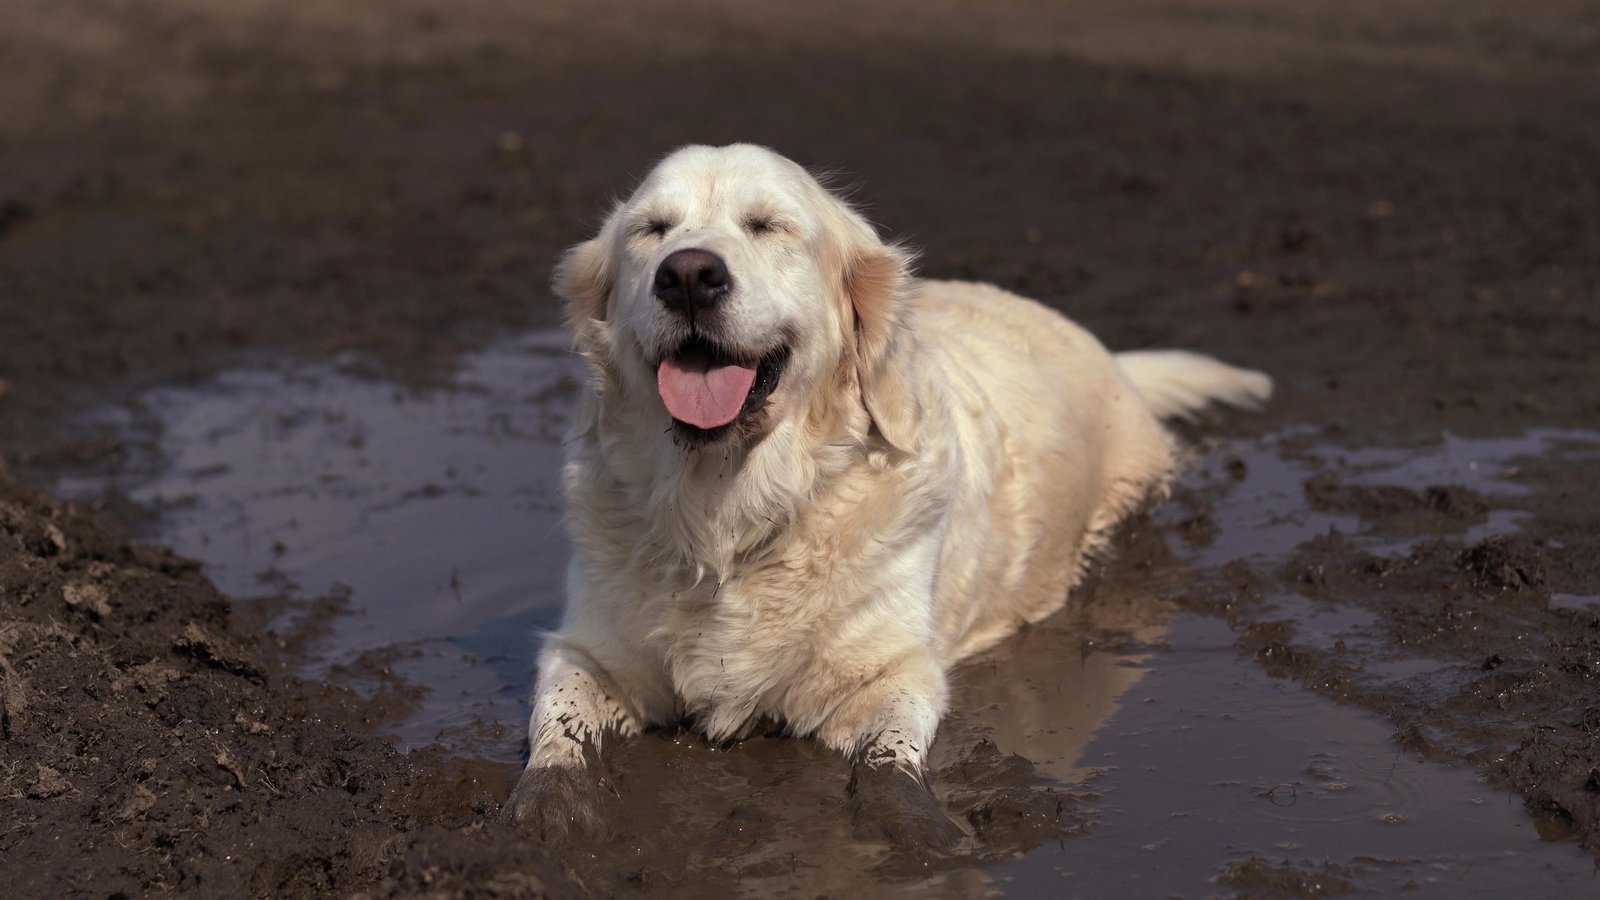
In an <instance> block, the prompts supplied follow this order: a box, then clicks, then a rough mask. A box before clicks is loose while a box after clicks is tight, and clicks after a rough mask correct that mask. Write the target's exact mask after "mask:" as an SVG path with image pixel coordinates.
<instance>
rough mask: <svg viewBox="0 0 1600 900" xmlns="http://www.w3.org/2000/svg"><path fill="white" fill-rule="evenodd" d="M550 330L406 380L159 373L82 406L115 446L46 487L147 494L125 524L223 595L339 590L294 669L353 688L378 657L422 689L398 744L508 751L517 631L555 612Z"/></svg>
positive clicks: (378, 667) (556, 369) (515, 714)
mask: <svg viewBox="0 0 1600 900" xmlns="http://www.w3.org/2000/svg"><path fill="white" fill-rule="evenodd" d="M567 345H568V339H567V338H566V337H565V336H564V335H562V334H561V333H559V332H556V331H550V332H536V333H532V334H529V335H525V336H523V337H521V338H519V339H516V340H510V341H506V342H503V343H500V344H496V345H494V346H493V347H491V348H489V349H487V350H485V351H483V352H480V353H477V354H474V355H472V356H469V357H467V358H466V359H465V360H464V361H463V363H462V365H461V368H460V371H459V373H458V374H457V375H456V377H455V378H454V380H453V382H452V383H451V384H450V385H449V386H447V387H445V388H442V389H438V390H431V391H426V392H421V393H412V392H408V391H406V390H403V389H401V388H399V387H397V386H395V385H394V384H392V383H389V382H386V381H383V380H381V379H378V378H375V377H373V376H372V374H371V373H369V372H364V371H363V370H362V368H361V366H360V365H359V363H358V362H357V361H346V363H345V364H344V365H338V364H325V365H305V364H295V363H292V362H282V363H279V364H277V365H274V366H271V367H263V368H251V369H243V370H236V371H231V372H227V373H224V374H223V375H221V376H219V377H218V378H216V379H215V380H214V381H212V382H210V383H208V384H206V385H204V386H201V387H168V388H161V389H158V390H155V391H152V392H150V393H148V394H146V395H144V396H143V397H141V398H140V399H139V402H138V403H137V404H136V405H135V406H133V407H118V408H110V409H104V410H99V411H97V412H96V413H94V414H93V415H92V417H91V424H92V425H95V426H99V427H105V428H113V429H116V430H118V431H120V432H122V433H123V434H126V435H128V436H129V440H128V442H127V443H128V445H129V446H130V447H131V448H133V452H132V453H131V455H130V457H129V459H128V460H127V461H126V462H125V463H123V464H122V465H121V466H120V467H119V469H118V470H117V471H115V472H111V473H98V474H93V475H91V474H87V473H79V474H78V475H76V476H73V477H68V478H64V479H63V480H62V481H61V483H60V487H59V490H60V491H61V493H63V494H65V495H67V496H72V495H79V496H85V495H95V494H99V493H102V492H104V491H106V490H107V489H108V488H109V489H114V490H117V491H120V492H122V493H123V494H125V495H127V496H128V497H129V498H131V499H132V500H134V501H135V502H137V503H139V504H141V505H144V506H147V507H149V508H151V509H153V510H155V512H156V515H155V521H154V523H153V525H152V527H150V528H149V529H148V530H147V531H146V533H144V534H142V535H141V537H143V538H145V539H147V540H153V541H157V542H160V543H163V544H166V545H169V546H171V547H173V548H174V549H175V550H177V551H178V552H179V553H182V554H184V555H187V556H191V557H194V558H196V559H199V560H202V561H204V562H205V564H206V573H207V575H208V576H209V577H210V578H211V579H212V580H213V581H214V582H215V583H216V584H217V585H218V587H220V588H221V589H222V590H223V591H224V592H226V593H228V594H230V595H232V596H236V597H253V596H258V595H264V594H273V593H278V592H286V593H288V594H290V595H294V596H299V597H317V596H322V595H326V594H330V593H334V594H342V595H347V597H348V599H347V601H346V604H347V611H346V612H344V613H343V614H341V615H338V616H337V617H335V618H334V619H333V620H332V621H331V622H329V623H327V626H328V627H329V628H330V629H331V631H330V633H329V634H328V635H327V636H326V637H325V638H324V639H323V640H322V641H320V642H319V643H318V644H317V645H316V646H315V647H314V648H313V649H314V658H313V660H312V662H311V664H310V666H309V668H308V670H307V672H306V674H308V675H309V676H311V677H317V678H327V677H333V680H335V681H341V680H342V681H344V682H345V683H347V684H352V686H357V687H360V686H362V684H363V683H365V682H366V681H368V680H370V673H373V672H378V673H381V672H382V671H383V670H384V669H386V668H387V669H392V670H393V671H394V672H395V673H396V674H398V675H400V676H402V677H403V678H405V679H406V680H407V681H409V682H411V683H412V684H415V685H420V686H422V687H424V688H425V689H426V691H427V693H426V694H425V696H423V697H422V698H421V699H420V700H419V702H418V703H417V705H416V707H415V709H414V710H413V711H412V713H411V714H410V715H409V716H408V717H407V718H405V719H404V720H402V721H399V722H396V723H393V728H394V730H395V732H396V733H397V734H398V736H399V737H400V739H401V742H402V744H404V745H405V746H408V747H414V746H418V745H422V744H428V743H432V742H434V741H436V740H439V741H442V742H443V743H445V744H447V745H448V746H450V747H451V748H452V749H455V750H458V751H460V752H463V753H466V754H469V755H476V756H484V757H487V758H495V759H504V760H507V761H509V760H512V759H514V758H515V756H516V754H517V752H518V750H517V747H516V744H515V735H517V734H519V733H520V726H514V725H513V724H512V723H515V722H516V720H517V719H518V718H519V717H523V716H524V715H525V713H524V712H523V709H524V702H523V701H524V698H525V695H526V694H527V693H528V691H529V690H530V689H531V683H532V655H533V652H534V648H535V646H536V633H537V631H538V630H539V629H544V628H551V627H554V626H555V625H556V624H557V622H558V621H559V615H560V607H561V590H562V576H563V572H564V571H565V568H566V561H567V554H568V549H567V543H566V537H565V532H564V531H563V529H562V528H561V524H560V493H559V470H560V464H561V440H562V438H563V436H564V434H565V430H566V427H567V423H568V419H567V417H568V414H569V410H570V408H571V397H572V391H573V389H574V385H575V382H574V378H575V377H576V376H577V374H578V371H579V369H578V367H577V364H576V360H575V359H574V358H573V357H572V356H571V354H570V353H569V352H568V351H567V349H566V348H567ZM280 624H281V625H285V626H286V625H287V624H288V623H280ZM504 729H509V732H506V733H509V734H510V735H511V739H510V740H507V739H506V738H505V736H504V735H503V734H502V733H501V732H502V731H503V730H504Z"/></svg>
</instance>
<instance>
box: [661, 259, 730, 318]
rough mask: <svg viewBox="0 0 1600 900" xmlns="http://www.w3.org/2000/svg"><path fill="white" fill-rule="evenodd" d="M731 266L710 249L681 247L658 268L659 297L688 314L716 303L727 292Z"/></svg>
mask: <svg viewBox="0 0 1600 900" xmlns="http://www.w3.org/2000/svg"><path fill="white" fill-rule="evenodd" d="M729 281H730V279H729V277H728V266H727V264H725V263H724V262H723V261H722V257H720V256H718V255H716V254H715V253H711V252H709V251H707V250H679V251H677V252H675V253H673V254H672V255H670V256H668V257H667V258H666V259H664V260H662V261H661V267H660V268H658V269H656V299H657V300H660V301H661V302H662V303H665V304H666V305H667V307H668V308H670V309H676V310H680V311H682V312H686V313H694V312H699V311H701V310H704V309H709V308H710V307H712V306H715V305H716V303H717V301H718V300H721V299H722V297H723V295H724V294H726V293H728V283H729Z"/></svg>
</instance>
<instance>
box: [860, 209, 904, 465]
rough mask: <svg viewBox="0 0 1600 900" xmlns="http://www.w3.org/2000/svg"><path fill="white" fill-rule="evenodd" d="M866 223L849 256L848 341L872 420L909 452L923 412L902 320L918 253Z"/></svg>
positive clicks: (886, 436) (887, 437)
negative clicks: (880, 236) (889, 241)
mask: <svg viewBox="0 0 1600 900" xmlns="http://www.w3.org/2000/svg"><path fill="white" fill-rule="evenodd" d="M860 224H861V227H862V228H863V230H865V232H866V236H867V237H868V238H869V239H867V240H861V241H858V242H856V244H855V246H853V247H851V248H850V250H849V251H847V253H846V255H845V265H844V289H845V294H846V295H847V296H848V297H849V300H850V314H851V315H850V318H851V321H852V323H853V327H852V329H851V334H849V335H848V336H847V337H846V345H847V346H848V347H849V348H850V354H851V356H852V359H851V362H852V363H853V364H854V366H855V370H856V373H855V374H856V383H857V384H859V385H860V388H861V401H862V403H863V404H864V405H865V406H866V408H867V414H868V415H870V416H871V417H872V424H873V425H874V426H875V427H876V428H877V430H878V433H879V434H881V435H882V436H883V439H884V440H885V441H887V442H888V443H889V444H890V445H891V446H893V447H894V448H895V449H897V450H900V451H909V450H911V448H912V445H913V443H914V438H915V436H916V424H917V420H918V419H919V418H920V417H921V416H920V410H919V409H918V405H917V397H916V395H915V393H914V392H913V391H912V386H911V384H910V383H909V381H908V380H907V377H906V375H907V366H906V350H907V348H906V347H905V346H904V345H905V344H906V343H907V342H908V341H909V339H910V338H909V335H907V334H906V333H905V329H904V328H903V326H902V325H901V317H902V315H903V314H904V313H905V308H906V304H907V303H909V302H910V294H911V291H912V288H913V281H912V278H911V272H910V269H911V262H912V258H913V257H912V254H911V253H910V251H908V250H906V249H904V248H902V247H897V246H894V245H890V244H885V243H884V242H883V241H881V240H879V239H878V237H877V235H876V234H874V233H873V232H872V229H871V228H870V227H868V226H866V224H865V223H864V222H863V223H860Z"/></svg>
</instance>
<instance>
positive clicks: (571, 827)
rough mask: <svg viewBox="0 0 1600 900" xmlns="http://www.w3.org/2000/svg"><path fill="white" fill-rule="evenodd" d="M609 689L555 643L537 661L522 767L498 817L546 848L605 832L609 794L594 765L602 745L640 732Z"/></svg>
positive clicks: (576, 654) (576, 655)
mask: <svg viewBox="0 0 1600 900" xmlns="http://www.w3.org/2000/svg"><path fill="white" fill-rule="evenodd" d="M610 681H611V679H610V677H609V676H608V674H607V673H606V672H605V670H604V669H603V668H602V667H601V666H600V665H599V663H598V662H596V661H595V659H594V658H593V657H592V656H590V655H589V654H588V653H585V652H584V651H582V650H580V649H578V648H577V647H574V646H572V645H571V644H567V643H564V642H562V641H561V639H559V638H552V639H551V642H550V643H549V644H547V645H546V646H545V648H544V651H543V652H542V653H541V654H540V656H539V679H538V687H537V688H536V689H535V691H534V703H533V716H532V717H531V718H530V719H529V720H528V744H529V747H530V748H531V749H530V753H529V755H528V767H527V768H526V769H524V770H523V772H522V777H521V778H520V779H519V780H518V781H517V786H516V789H515V790H513V791H512V792H511V797H510V799H508V800H507V801H506V805H505V808H504V810H503V813H502V814H503V815H504V817H505V818H507V819H508V820H510V821H512V822H515V823H517V824H519V825H521V826H523V827H524V828H525V829H527V830H528V831H530V832H532V833H534V834H536V835H537V836H538V837H540V838H541V839H543V840H545V841H550V842H559V841H562V840H564V839H566V838H567V837H568V836H569V835H574V834H580V835H585V836H599V835H601V834H603V833H604V832H605V818H604V816H603V815H602V804H603V803H604V801H605V799H606V796H607V794H608V793H610V791H611V789H610V786H609V784H608V783H607V782H606V780H605V776H604V774H603V773H602V772H601V770H600V767H599V765H598V762H599V760H598V754H599V751H600V742H601V739H602V737H603V736H604V735H606V734H607V733H612V734H620V735H624V736H628V735H633V734H637V733H638V731H639V721H638V719H637V718H636V717H635V716H634V715H633V714H631V713H630V712H629V711H628V709H627V708H626V707H625V706H624V705H623V704H622V702H621V701H620V700H619V699H618V698H617V697H616V696H615V695H614V691H613V690H612V689H611V688H609V687H608V684H609V683H610Z"/></svg>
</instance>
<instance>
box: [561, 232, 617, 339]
mask: <svg viewBox="0 0 1600 900" xmlns="http://www.w3.org/2000/svg"><path fill="white" fill-rule="evenodd" d="M609 245H610V241H609V240H607V235H606V232H604V231H602V232H601V233H600V234H599V235H598V236H596V237H594V238H591V239H589V240H587V241H584V242H583V243H581V244H578V245H576V246H574V247H571V248H569V249H568V250H567V252H566V253H563V254H562V255H561V261H560V262H559V263H557V264H556V271H555V276H554V277H552V278H551V280H550V283H551V287H552V288H554V289H555V292H556V296H557V297H560V298H561V303H562V305H563V306H564V307H565V309H566V313H567V321H568V322H570V323H571V324H572V326H573V327H574V328H577V329H579V330H580V331H581V330H582V329H583V327H584V326H585V325H586V324H588V323H589V322H595V321H604V320H605V318H606V300H607V298H609V297H610V296H611V283H612V278H613V277H614V276H613V273H612V271H611V253H610V246H609Z"/></svg>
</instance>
